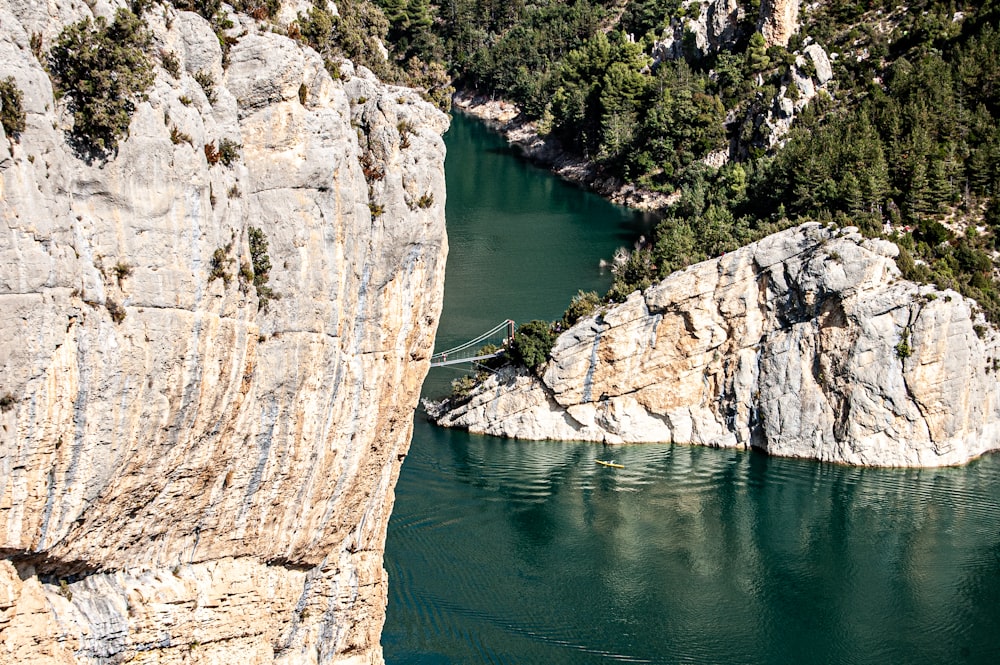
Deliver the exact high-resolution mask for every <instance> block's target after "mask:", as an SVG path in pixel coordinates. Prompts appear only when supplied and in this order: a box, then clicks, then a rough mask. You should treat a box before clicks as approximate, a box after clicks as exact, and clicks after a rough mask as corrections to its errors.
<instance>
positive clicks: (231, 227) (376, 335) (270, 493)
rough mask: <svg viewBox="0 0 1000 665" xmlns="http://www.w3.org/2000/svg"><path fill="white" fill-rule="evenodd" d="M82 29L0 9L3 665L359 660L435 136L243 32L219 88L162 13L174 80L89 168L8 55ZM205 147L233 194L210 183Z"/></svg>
mask: <svg viewBox="0 0 1000 665" xmlns="http://www.w3.org/2000/svg"><path fill="white" fill-rule="evenodd" d="M94 7H95V10H94V11H95V12H97V13H103V14H104V15H105V16H110V15H111V13H112V12H113V10H114V6H113V5H109V4H107V3H97V4H96V5H94ZM85 16H90V10H88V8H87V5H84V4H83V3H71V2H69V1H67V2H65V3H64V2H59V1H57V2H49V3H47V4H46V3H25V2H14V1H12V0H0V79H2V78H6V77H7V76H13V77H14V79H15V81H16V83H17V85H18V87H19V88H20V89H21V90H22V91H23V93H24V105H25V109H26V111H27V128H26V130H25V131H24V132H23V133H22V135H21V136H20V138H19V139H18V140H17V141H9V140H8V138H7V137H5V136H2V135H0V338H2V339H3V343H2V344H0V395H2V396H3V397H4V401H3V402H2V406H3V409H2V412H0V555H2V556H3V559H2V560H0V662H4V663H29V662H30V663H48V662H58V663H118V662H124V661H130V662H131V661H132V660H135V659H142V660H143V662H155V663H180V662H199V663H237V662H238V663H270V662H278V663H331V662H357V663H375V662H381V649H380V646H379V634H380V631H381V627H382V623H383V621H384V611H385V603H386V579H385V572H384V570H383V568H382V552H383V543H384V538H385V531H386V525H387V522H388V516H389V513H390V510H391V506H392V500H393V495H392V489H393V486H394V483H395V481H396V477H397V474H398V471H399V465H400V463H401V460H402V459H403V457H404V455H405V453H406V450H407V447H408V445H409V440H410V432H411V429H412V415H413V409H414V407H415V405H416V401H417V398H418V393H419V388H420V385H421V382H422V380H423V377H424V375H425V373H426V370H427V368H428V364H429V360H428V357H429V354H430V352H431V349H432V347H433V337H434V332H435V329H436V325H437V319H438V316H439V313H440V307H441V295H442V287H443V273H444V258H445V254H446V251H447V243H446V239H445V229H444V201H445V191H444V172H443V161H444V145H443V141H442V140H441V134H442V132H443V131H444V130H445V129H446V127H447V118H446V117H445V116H444V115H443V114H441V113H440V112H438V111H437V110H435V109H434V108H432V107H431V106H430V105H428V104H426V103H425V102H423V101H421V100H420V98H419V97H418V96H417V95H416V94H415V93H413V92H411V91H408V90H406V89H402V88H394V87H389V86H385V85H383V84H381V83H379V82H378V81H376V80H375V79H374V77H372V76H371V75H370V74H369V73H367V72H366V71H360V72H355V71H354V68H353V67H351V65H350V63H346V62H345V63H343V66H342V68H341V71H342V76H341V78H340V79H337V80H334V79H331V77H330V76H329V74H328V73H327V71H326V70H325V68H324V66H323V62H322V59H321V58H320V57H319V56H318V55H317V54H316V53H314V52H313V51H311V50H309V49H307V48H303V47H301V46H300V45H299V44H297V43H295V42H293V41H292V40H289V39H287V38H285V37H282V36H279V35H276V34H272V33H271V32H270V31H269V30H268V27H267V26H266V25H264V24H259V25H258V24H257V23H255V22H254V21H252V20H250V19H248V18H246V17H234V18H235V20H236V21H237V25H236V27H235V28H233V29H232V30H231V31H230V33H231V34H232V35H233V36H238V40H237V43H236V44H235V45H233V46H232V49H231V51H230V54H229V62H230V64H229V66H228V67H227V68H225V69H224V68H223V66H222V54H221V52H220V49H219V40H218V38H217V37H216V35H215V34H214V32H213V31H212V28H211V27H210V26H209V25H208V23H207V22H205V21H204V20H203V19H202V18H200V17H199V16H197V15H195V14H192V13H187V12H178V11H176V10H175V9H173V8H172V7H170V6H164V7H160V6H157V7H156V8H155V9H154V10H153V11H149V12H147V13H146V15H145V18H146V20H147V22H148V23H149V25H150V28H151V29H152V31H153V33H154V35H155V40H156V45H157V50H162V51H165V52H173V53H174V54H175V55H176V56H177V58H178V60H179V62H180V65H181V71H180V75H179V76H178V77H177V78H174V77H173V76H171V75H170V74H168V73H167V72H165V71H164V70H162V69H160V68H159V67H157V72H156V81H155V83H154V85H153V87H152V88H151V89H150V91H149V94H148V100H147V101H145V102H143V103H141V104H139V106H138V108H137V110H136V112H135V114H134V117H133V119H132V123H131V129H130V135H129V137H128V139H127V140H125V141H124V142H123V143H122V144H121V146H120V149H119V151H118V153H117V154H116V155H114V156H113V157H112V158H111V159H109V160H108V161H107V162H106V163H105V162H95V163H93V164H88V163H86V162H84V161H81V160H80V159H79V158H78V157H77V156H76V155H75V154H74V152H73V151H72V149H71V148H70V147H69V145H68V144H67V140H66V135H65V130H67V129H68V128H69V127H70V123H71V122H72V116H71V115H70V114H68V113H67V112H66V110H65V106H64V104H63V103H60V102H57V100H55V99H54V97H53V93H52V88H51V84H50V82H49V78H48V76H47V75H46V73H45V72H44V70H43V68H42V65H41V64H40V63H39V61H38V60H37V59H36V58H35V56H34V55H32V48H31V43H30V42H31V35H32V34H33V33H37V34H40V35H42V37H43V43H44V44H45V45H46V46H48V45H49V44H51V42H52V40H53V39H54V38H55V35H57V34H58V32H59V30H60V29H61V27H62V26H64V25H66V24H68V23H70V22H73V21H75V20H78V19H80V18H83V17H85ZM157 61H158V59H157ZM198 72H207V73H209V74H210V75H211V77H212V78H213V79H214V80H215V82H216V85H215V99H214V101H210V100H209V98H208V96H207V95H206V92H205V90H203V89H202V87H201V86H200V85H199V84H198V83H197V82H196V81H195V79H194V77H193V75H194V74H195V73H198ZM221 139H229V140H231V141H234V142H235V143H236V144H239V145H241V146H242V148H241V149H240V151H239V152H240V157H239V159H238V160H237V161H236V162H235V163H233V164H232V165H231V166H226V165H224V164H222V163H219V164H216V165H210V164H209V163H208V161H207V159H206V152H205V150H204V146H205V145H206V144H210V143H211V144H214V145H218V143H219V141H220V140H221ZM251 227H254V228H256V229H259V230H261V231H262V232H263V233H264V235H265V236H266V239H267V241H268V256H269V259H270V262H271V264H272V268H271V270H270V275H269V276H270V281H269V283H268V286H269V287H270V288H272V289H273V291H274V292H275V293H276V294H277V295H278V296H279V297H280V298H279V299H274V300H271V302H270V304H269V306H268V307H267V308H265V309H258V304H259V300H258V296H257V293H256V289H255V288H254V286H253V285H252V284H251V283H249V281H248V280H247V277H248V275H247V272H246V269H244V270H243V271H242V272H243V274H242V275H241V267H243V266H246V267H247V269H248V268H249V266H250V264H251V255H250V247H249V237H248V236H249V230H250V228H251ZM113 312H114V313H116V314H117V317H115V318H118V319H120V316H121V313H122V312H123V313H124V320H120V322H117V323H116V320H115V318H113V317H112V313H113Z"/></svg>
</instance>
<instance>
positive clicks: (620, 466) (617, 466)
mask: <svg viewBox="0 0 1000 665" xmlns="http://www.w3.org/2000/svg"><path fill="white" fill-rule="evenodd" d="M594 461H595V462H597V463H598V464H600V465H601V466H610V467H611V468H612V469H624V468H625V465H624V464H615V461H614V460H611V461H608V460H603V459H595V460H594Z"/></svg>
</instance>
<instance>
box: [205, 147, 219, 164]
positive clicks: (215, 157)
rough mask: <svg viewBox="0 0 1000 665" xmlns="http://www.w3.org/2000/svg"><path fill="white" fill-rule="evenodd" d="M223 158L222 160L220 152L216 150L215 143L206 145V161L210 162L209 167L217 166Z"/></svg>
mask: <svg viewBox="0 0 1000 665" xmlns="http://www.w3.org/2000/svg"><path fill="white" fill-rule="evenodd" d="M221 158H222V155H220V154H219V151H218V150H216V149H215V144H214V143H206V144H205V159H207V160H208V165H209V166H215V165H216V164H218V163H219V160H220V159H221Z"/></svg>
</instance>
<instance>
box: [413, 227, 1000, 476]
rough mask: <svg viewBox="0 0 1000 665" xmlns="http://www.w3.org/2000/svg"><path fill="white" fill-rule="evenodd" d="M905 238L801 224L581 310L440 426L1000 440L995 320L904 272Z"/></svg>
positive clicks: (592, 437) (435, 409) (898, 442)
mask: <svg viewBox="0 0 1000 665" xmlns="http://www.w3.org/2000/svg"><path fill="white" fill-rule="evenodd" d="M897 252H898V249H897V248H896V246H895V245H894V244H892V243H890V242H887V241H883V240H865V239H863V238H862V237H861V236H860V235H859V234H858V233H856V232H855V231H854V230H853V229H845V230H832V229H827V228H824V227H822V226H820V225H818V224H806V225H803V226H800V227H797V228H793V229H790V230H787V231H784V232H781V233H778V234H775V235H772V236H769V237H767V238H765V239H763V240H761V241H759V242H756V243H754V244H752V245H748V246H746V247H743V248H741V249H740V250H738V251H735V252H733V253H731V254H728V255H725V256H722V257H719V258H717V259H714V260H710V261H706V262H703V263H700V264H697V265H694V266H691V267H689V268H687V269H685V270H683V271H680V272H678V273H674V274H673V275H671V276H670V277H668V278H666V279H664V280H663V281H662V282H660V283H658V284H656V285H654V286H652V287H651V288H649V289H647V290H646V291H645V292H644V293H640V292H635V293H633V294H632V295H631V296H630V297H629V298H628V300H627V301H626V302H625V303H622V304H620V305H615V306H611V307H610V308H607V309H606V310H605V311H603V312H600V313H597V314H594V315H592V316H590V317H587V318H585V319H583V320H581V321H579V322H578V323H577V324H576V325H574V326H573V327H572V328H570V329H569V330H567V331H566V332H564V333H563V334H562V335H561V336H560V337H559V338H558V340H557V341H556V343H555V346H554V347H553V349H552V352H551V359H550V360H549V362H548V363H547V365H545V366H544V371H543V373H542V374H541V376H540V377H539V376H535V375H532V374H528V373H526V372H524V371H523V370H522V371H517V370H514V369H512V368H509V367H508V368H506V369H505V370H502V371H501V372H500V373H498V374H497V375H494V376H491V377H490V378H488V379H487V380H486V381H485V382H484V383H482V384H481V385H480V386H478V387H477V388H476V389H475V390H474V391H473V392H472V394H471V395H470V396H469V397H468V398H467V399H464V400H460V401H457V402H445V403H442V404H439V405H437V406H433V405H432V407H431V408H430V409H429V412H430V413H431V415H432V417H434V418H435V419H436V421H437V423H438V424H440V425H444V426H449V427H464V428H468V429H469V430H470V431H473V432H479V433H485V434H492V435H497V436H508V437H515V438H524V439H563V440H585V441H599V442H605V443H622V442H669V441H673V442H678V443H692V444H701V445H710V446H724V447H743V448H748V447H754V448H758V449H761V450H763V451H766V452H768V453H771V454H775V455H785V456H792V457H806V458H813V459H818V460H826V461H832V462H842V463H847V464H858V465H874V466H941V465H950V464H960V463H963V462H966V461H968V460H969V459H971V458H974V457H976V456H979V455H981V454H983V453H985V452H987V451H990V450H995V449H997V448H1000V395H998V390H997V380H996V379H997V377H996V371H997V369H998V367H1000V349H998V336H997V334H996V332H995V331H994V330H993V329H992V328H990V327H988V326H987V325H985V321H984V319H983V317H982V315H981V314H980V313H978V312H977V308H976V305H975V303H974V302H972V301H970V300H967V299H965V298H963V297H962V296H960V295H959V294H957V293H955V292H952V291H944V292H940V291H937V290H936V289H934V288H933V287H930V286H921V285H917V284H915V283H913V282H908V281H906V280H902V279H900V277H899V270H898V269H897V267H896V265H895V261H894V260H893V259H894V257H895V255H896V254H897Z"/></svg>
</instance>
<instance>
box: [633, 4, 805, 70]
mask: <svg viewBox="0 0 1000 665" xmlns="http://www.w3.org/2000/svg"><path fill="white" fill-rule="evenodd" d="M800 4H801V3H800V0H761V3H760V13H759V14H758V16H757V17H756V18H757V23H756V27H757V30H758V31H759V32H760V33H761V34H762V35H763V37H764V42H765V44H766V45H767V46H774V45H780V46H788V41H789V40H790V39H791V38H792V35H794V34H795V32H796V31H797V30H798V29H799V5H800ZM684 8H685V11H686V17H685V18H682V19H680V20H675V21H674V22H673V23H672V25H670V26H669V27H668V28H667V29H666V31H665V32H664V35H663V39H662V41H660V42H658V43H657V44H655V45H654V48H653V55H654V57H656V58H657V59H667V60H673V59H677V58H682V57H684V48H685V38H686V39H687V40H688V41H687V45H688V47H690V48H693V49H694V51H696V52H697V53H698V54H700V55H701V56H705V55H708V54H709V53H715V52H717V51H719V49H720V48H723V47H725V46H727V45H731V44H732V43H733V42H734V41H735V39H736V37H737V36H738V33H739V31H740V29H741V26H740V24H741V23H742V22H743V21H744V19H745V18H746V9H745V8H744V7H743V3H741V2H740V1H739V0H686V2H685V3H684ZM751 18H752V17H751ZM686 34H687V35H688V36H687V37H685V35H686Z"/></svg>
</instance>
